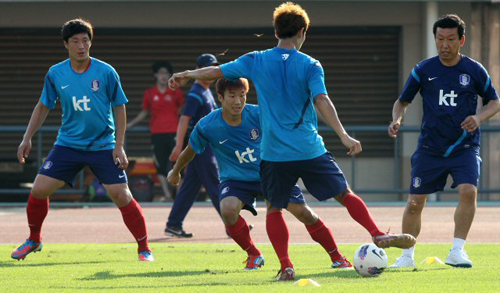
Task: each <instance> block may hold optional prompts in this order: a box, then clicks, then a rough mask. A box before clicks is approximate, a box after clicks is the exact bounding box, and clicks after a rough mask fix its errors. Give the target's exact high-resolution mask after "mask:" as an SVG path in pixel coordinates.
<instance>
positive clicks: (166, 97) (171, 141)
mask: <svg viewBox="0 0 500 293" xmlns="http://www.w3.org/2000/svg"><path fill="white" fill-rule="evenodd" d="M153 72H154V76H155V78H156V85H155V86H153V87H150V88H148V89H147V90H145V91H144V97H143V100H142V111H141V112H140V113H139V114H138V115H137V117H135V119H134V120H132V121H131V122H130V123H129V124H128V125H127V128H130V127H133V126H134V125H136V124H137V123H139V122H140V121H142V120H143V119H144V118H146V117H147V116H148V113H151V120H150V123H149V128H150V131H151V141H152V143H153V158H154V162H155V165H156V170H157V172H158V180H159V181H160V185H161V188H162V190H163V194H164V195H165V198H167V199H172V198H173V196H172V193H173V191H175V189H174V187H173V186H169V185H168V182H167V179H166V177H167V174H168V171H169V170H170V169H171V167H172V163H171V162H170V160H169V159H168V156H169V154H170V153H171V152H172V149H173V148H174V146H175V133H176V131H177V124H178V122H179V113H180V110H181V109H182V106H183V105H184V95H183V94H182V91H181V89H180V88H177V89H175V90H172V89H170V88H169V87H168V79H169V78H170V76H171V75H172V74H173V68H172V65H171V64H170V63H169V62H167V61H158V62H155V63H154V64H153ZM169 187H170V188H169Z"/></svg>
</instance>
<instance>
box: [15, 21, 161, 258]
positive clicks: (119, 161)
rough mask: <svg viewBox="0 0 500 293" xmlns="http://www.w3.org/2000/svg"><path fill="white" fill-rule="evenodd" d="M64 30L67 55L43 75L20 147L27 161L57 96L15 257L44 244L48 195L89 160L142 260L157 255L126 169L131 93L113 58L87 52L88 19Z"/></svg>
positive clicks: (70, 181) (22, 158)
mask: <svg viewBox="0 0 500 293" xmlns="http://www.w3.org/2000/svg"><path fill="white" fill-rule="evenodd" d="M61 33H62V37H63V40H64V46H65V47H66V49H67V50H68V53H69V59H67V60H65V61H62V62H61V63H58V64H56V65H54V66H52V67H51V68H50V69H49V72H48V73H47V75H46V76H45V84H44V87H43V92H42V96H41V98H40V101H39V102H38V104H37V105H36V106H35V109H34V110H33V114H32V115H31V119H30V122H29V124H28V128H27V129H26V133H25V134H24V138H23V141H22V142H21V144H20V145H19V149H18V151H17V157H18V159H19V162H21V163H24V162H25V158H27V157H28V155H29V152H30V150H31V138H32V137H33V135H34V134H35V132H36V131H37V130H38V128H40V126H41V125H42V124H43V122H44V120H45V118H46V117H47V114H48V113H49V111H50V110H51V109H54V107H55V105H56V102H57V100H59V101H60V103H61V108H62V112H63V116H62V126H61V128H60V129H59V133H58V135H57V140H56V142H55V145H54V147H53V148H52V150H51V151H50V153H49V155H48V157H47V159H46V160H45V162H44V164H43V166H42V167H41V168H40V170H39V171H38V175H37V176H36V178H35V182H34V184H33V188H32V189H31V193H30V197H29V200H28V207H27V208H26V212H27V215H28V225H29V228H30V236H29V238H28V239H27V240H26V242H25V243H24V244H23V245H21V246H20V247H19V248H18V249H16V250H15V251H14V252H13V253H12V258H13V259H17V260H20V259H24V258H25V257H26V256H27V255H28V254H29V253H31V252H36V251H40V250H42V236H41V229H42V224H43V221H44V219H45V216H47V213H48V211H49V197H50V196H51V195H52V194H53V193H54V192H55V191H56V190H58V189H59V188H61V187H63V186H64V185H65V183H68V184H69V185H71V186H73V184H74V182H75V178H76V175H77V174H78V173H79V172H80V171H81V170H82V169H83V168H84V167H85V166H86V165H87V166H89V167H90V168H91V169H92V171H93V172H94V173H95V175H96V176H97V178H98V179H99V181H101V182H102V183H103V185H104V187H105V188H106V190H107V192H108V194H109V196H110V197H111V199H112V200H113V201H114V203H115V204H116V206H118V208H119V209H120V212H121V213H122V216H123V221H124V222H125V225H126V226H127V228H128V229H129V230H130V232H131V233H132V235H134V238H135V239H136V241H137V243H138V244H139V248H138V252H139V260H141V261H153V260H154V259H153V255H152V254H151V251H150V249H149V246H148V233H147V231H146V223H145V221H144V216H143V214H142V209H141V207H140V206H139V204H138V203H137V202H136V201H135V199H134V198H133V197H132V194H131V193H130V190H129V188H128V185H127V175H126V174H125V171H124V170H125V168H127V165H128V160H127V155H126V154H125V151H124V150H123V142H124V138H125V126H126V123H127V116H126V112H125V103H127V98H126V97H125V93H124V92H123V89H122V86H121V83H120V78H119V77H118V74H117V73H116V71H115V70H114V69H113V67H111V66H110V65H109V64H106V63H104V62H102V61H100V60H97V59H95V58H91V57H90V56H89V50H90V46H91V44H92V37H93V28H92V25H91V24H90V23H88V22H86V21H84V20H82V19H74V20H70V21H68V22H66V23H65V24H64V25H63V27H62V32H61ZM113 113H114V117H113ZM115 121H116V123H115ZM115 134H116V136H115Z"/></svg>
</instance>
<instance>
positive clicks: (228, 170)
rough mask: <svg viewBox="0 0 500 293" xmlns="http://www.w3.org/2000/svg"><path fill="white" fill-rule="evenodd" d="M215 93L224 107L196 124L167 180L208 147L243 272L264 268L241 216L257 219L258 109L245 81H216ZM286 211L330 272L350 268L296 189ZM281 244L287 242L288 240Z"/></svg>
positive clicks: (173, 180)
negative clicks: (249, 100) (318, 248)
mask: <svg viewBox="0 0 500 293" xmlns="http://www.w3.org/2000/svg"><path fill="white" fill-rule="evenodd" d="M216 90H217V96H218V99H219V101H220V102H221V103H222V109H218V110H216V111H213V112H212V113H210V114H208V115H207V116H205V117H204V118H203V119H202V120H200V122H199V123H198V124H197V125H196V127H195V129H194V130H193V132H192V134H191V137H190V139H189V144H188V146H187V147H186V148H185V149H184V151H183V152H182V153H181V155H180V156H179V158H178V160H177V162H176V164H175V166H174V168H173V169H172V170H171V171H170V172H169V174H168V177H167V179H168V181H169V182H170V183H171V184H172V185H177V184H179V181H180V171H181V170H182V168H184V166H186V165H187V164H188V163H189V162H190V161H191V160H192V159H193V158H194V156H195V155H196V154H197V153H198V154H200V153H202V152H203V151H204V149H205V147H206V146H207V145H208V144H210V145H211V147H212V149H213V150H214V153H215V156H216V158H217V162H218V164H219V176H220V181H221V183H220V185H219V191H220V197H219V199H220V208H221V213H222V219H223V221H224V223H225V225H226V228H227V231H229V234H230V236H231V237H232V238H233V239H234V241H235V242H236V243H237V244H238V245H239V246H240V247H241V248H242V249H243V250H244V251H246V252H247V253H248V258H247V261H246V267H245V270H252V269H258V268H259V267H261V266H262V265H264V257H263V256H262V253H261V252H260V250H259V249H258V248H257V247H256V246H255V244H254V242H253V241H252V238H251V236H250V230H249V228H248V225H247V223H246V222H245V219H243V218H242V217H241V216H240V211H241V210H242V209H247V210H249V211H251V212H252V213H253V215H257V211H256V210H255V198H256V196H257V195H259V194H260V193H261V192H262V191H261V190H262V189H261V185H260V175H259V172H260V161H261V160H260V140H261V130H260V120H259V109H258V106H256V105H246V95H247V93H248V90H249V85H248V81H247V80H246V79H244V78H240V79H239V80H236V81H229V80H226V79H219V80H218V81H217V84H216ZM287 209H288V211H290V212H291V213H292V214H293V215H294V216H295V217H296V218H297V219H298V220H299V221H301V222H302V223H304V224H305V226H306V228H307V231H308V232H309V234H310V235H311V237H312V239H313V240H315V241H316V242H318V243H320V244H321V245H322V246H323V248H325V250H326V251H327V252H328V254H329V255H330V258H331V260H332V262H333V263H332V267H333V268H351V267H352V265H351V263H350V262H349V261H348V260H347V259H346V258H345V257H344V256H342V255H341V254H340V252H339V251H338V249H337V245H336V243H335V240H334V239H333V235H332V232H331V230H330V229H329V228H328V227H326V226H325V225H324V223H323V222H322V221H321V219H320V218H319V217H318V216H317V215H316V214H315V213H314V212H313V211H312V210H311V209H310V208H309V206H308V205H307V204H306V203H305V200H304V197H303V195H302V192H301V191H300V189H299V188H298V186H295V188H294V189H293V191H292V194H291V196H290V204H289V205H288V208H287ZM268 212H269V211H268ZM282 241H283V242H284V243H287V244H288V237H286V239H285V238H283V239H282ZM275 249H276V247H275ZM286 250H287V251H285V257H286V258H287V259H289V257H288V245H287V246H286ZM280 255H281V253H280ZM280 261H281V260H280ZM281 271H282V270H280V272H281Z"/></svg>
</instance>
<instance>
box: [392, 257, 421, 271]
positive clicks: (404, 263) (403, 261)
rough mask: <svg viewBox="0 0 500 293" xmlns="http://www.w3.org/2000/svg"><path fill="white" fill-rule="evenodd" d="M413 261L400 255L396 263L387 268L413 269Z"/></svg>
mask: <svg viewBox="0 0 500 293" xmlns="http://www.w3.org/2000/svg"><path fill="white" fill-rule="evenodd" d="M414 267H415V260H414V259H413V258H411V257H410V256H408V255H402V256H401V257H399V258H398V259H397V260H396V262H395V263H394V264H392V265H390V266H388V268H414Z"/></svg>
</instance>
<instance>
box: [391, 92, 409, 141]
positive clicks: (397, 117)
mask: <svg viewBox="0 0 500 293" xmlns="http://www.w3.org/2000/svg"><path fill="white" fill-rule="evenodd" d="M409 105H410V103H408V102H403V101H401V100H396V102H395V103H394V106H393V107H392V121H391V124H389V129H388V132H389V136H390V137H392V138H395V137H397V136H398V131H399V127H400V126H401V120H403V115H404V113H405V112H406V109H407V108H408V106H409Z"/></svg>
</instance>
